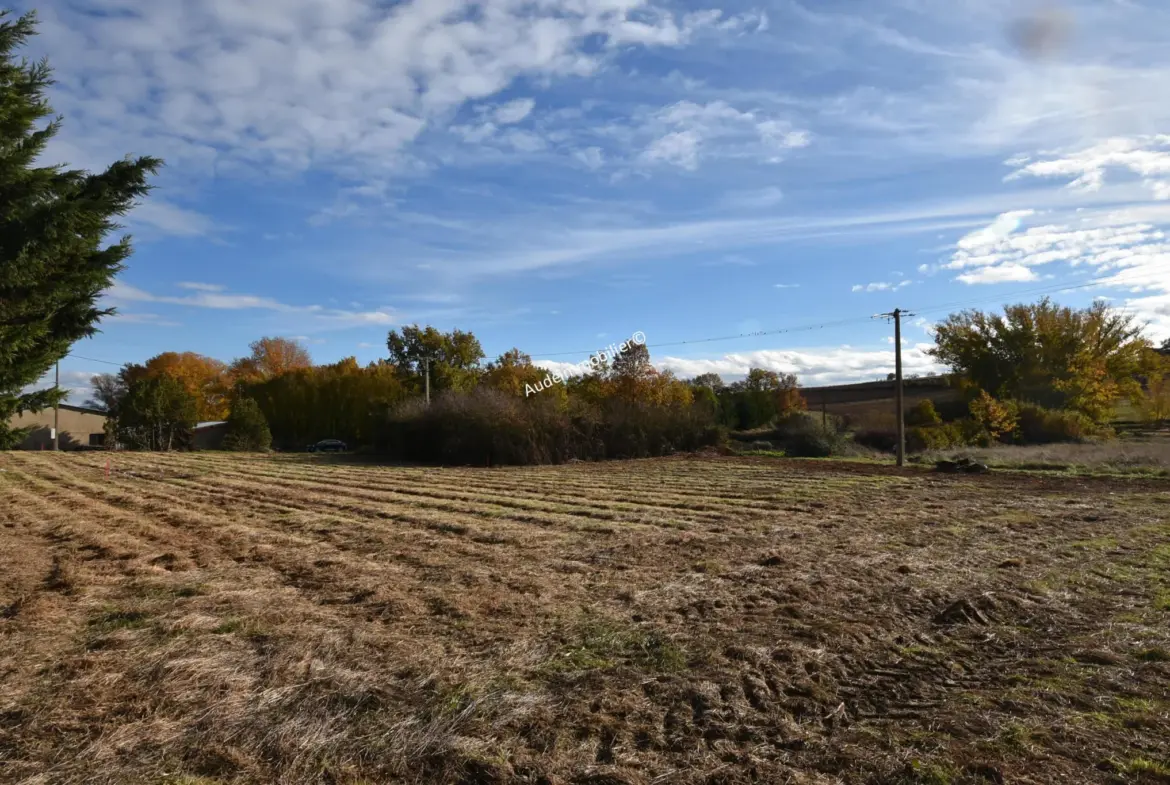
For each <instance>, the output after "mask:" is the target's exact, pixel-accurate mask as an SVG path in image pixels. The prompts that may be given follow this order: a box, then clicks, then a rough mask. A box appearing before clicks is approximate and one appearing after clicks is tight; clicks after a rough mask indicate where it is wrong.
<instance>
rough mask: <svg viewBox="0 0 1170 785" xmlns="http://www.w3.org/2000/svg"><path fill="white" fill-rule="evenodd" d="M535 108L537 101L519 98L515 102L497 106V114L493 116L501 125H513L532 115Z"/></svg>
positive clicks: (494, 113)
mask: <svg viewBox="0 0 1170 785" xmlns="http://www.w3.org/2000/svg"><path fill="white" fill-rule="evenodd" d="M535 106H536V101H534V100H532V99H531V98H517V99H516V100H514V101H509V102H508V103H506V104H500V105H499V106H497V107H496V109H495V112H493V116H494V117H495V119H496V122H497V123H499V124H500V125H511V124H513V123H518V122H520V121H521V120H523V119H524V118H525V117H527V116H528V115H530V114H531V113H532V110H533V108H534V107H535Z"/></svg>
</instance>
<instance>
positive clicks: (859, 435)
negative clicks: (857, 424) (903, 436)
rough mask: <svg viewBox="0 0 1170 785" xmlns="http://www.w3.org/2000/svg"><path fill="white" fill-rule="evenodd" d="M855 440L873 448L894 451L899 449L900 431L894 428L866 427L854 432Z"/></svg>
mask: <svg viewBox="0 0 1170 785" xmlns="http://www.w3.org/2000/svg"><path fill="white" fill-rule="evenodd" d="M853 441H855V442H857V443H858V444H860V445H863V446H865V447H869V448H870V449H872V450H879V451H881V452H894V451H895V450H897V449H898V432H897V431H896V430H894V429H893V428H864V429H862V430H860V431H857V432H856V433H854V434H853Z"/></svg>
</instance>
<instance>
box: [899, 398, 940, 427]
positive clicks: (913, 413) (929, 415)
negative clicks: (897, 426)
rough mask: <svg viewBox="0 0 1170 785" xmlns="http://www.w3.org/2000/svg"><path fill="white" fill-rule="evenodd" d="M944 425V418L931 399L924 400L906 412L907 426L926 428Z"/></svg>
mask: <svg viewBox="0 0 1170 785" xmlns="http://www.w3.org/2000/svg"><path fill="white" fill-rule="evenodd" d="M895 419H897V418H895ZM940 423H942V417H940V416H939V414H938V412H937V411H935V408H934V401H932V400H930V399H929V398H923V399H922V400H921V401H919V402H918V403H917V404H915V405H914V407H913V408H911V409H910V410H909V411H908V412H906V424H907V425H911V426H918V427H926V426H930V425H939V424H940Z"/></svg>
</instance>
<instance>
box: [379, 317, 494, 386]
mask: <svg viewBox="0 0 1170 785" xmlns="http://www.w3.org/2000/svg"><path fill="white" fill-rule="evenodd" d="M386 347H387V348H388V349H389V350H390V362H391V363H392V364H393V365H394V367H395V368H397V369H398V374H399V377H400V378H401V379H402V381H403V383H404V384H406V385H407V386H408V387H410V388H411V389H412V390H413V391H415V392H416V393H421V392H422V390H423V387H424V371H425V365H426V362H427V361H428V360H429V361H430V369H431V393H432V394H433V393H438V392H443V391H444V390H456V391H459V392H468V391H469V390H471V389H472V388H474V387H475V385H476V382H477V381H478V379H479V373H480V367H479V364H480V361H481V360H483V357H484V354H483V347H482V346H480V344H479V340H478V339H477V338H476V337H475V336H474V335H472V334H471V333H469V332H463V331H462V330H452V331H451V332H449V333H444V332H440V331H439V330H436V329H435V328H434V327H429V326H428V327H426V328H425V329H424V328H421V327H419V326H418V325H417V324H415V325H410V326H407V327H403V328H402V331H401V332H399V331H398V330H391V331H390V335H389V336H388V337H387V338H386Z"/></svg>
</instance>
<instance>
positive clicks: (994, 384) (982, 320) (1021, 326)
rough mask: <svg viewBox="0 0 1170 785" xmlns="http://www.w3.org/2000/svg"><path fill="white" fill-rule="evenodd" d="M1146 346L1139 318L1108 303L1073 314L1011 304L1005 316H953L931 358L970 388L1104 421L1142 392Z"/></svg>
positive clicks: (1046, 303)
mask: <svg viewBox="0 0 1170 785" xmlns="http://www.w3.org/2000/svg"><path fill="white" fill-rule="evenodd" d="M1147 346H1148V343H1147V342H1146V341H1145V340H1143V339H1142V338H1141V329H1140V328H1139V327H1137V326H1136V325H1135V323H1134V319H1133V317H1132V316H1129V315H1127V314H1124V313H1121V312H1119V311H1116V310H1113V309H1111V308H1110V307H1109V306H1108V305H1107V304H1105V303H1104V302H1101V301H1098V302H1095V303H1094V304H1093V305H1091V306H1090V307H1088V308H1084V309H1074V308H1066V307H1061V306H1058V305H1055V304H1053V303H1052V302H1051V301H1050V300H1048V299H1047V298H1045V299H1044V300H1041V301H1040V302H1038V303H1035V304H1033V305H1009V306H1007V307H1006V308H1005V309H1004V313H1003V315H999V314H985V313H983V312H981V311H963V312H962V313H958V314H952V315H951V316H950V317H949V318H948V319H947V320H946V321H945V322H943V323H942V324H940V325H939V326H938V328H937V330H936V332H935V346H934V348H933V349H931V350H930V354H931V355H933V356H934V357H935V358H937V359H938V360H940V361H941V362H943V363H945V364H946V365H949V366H950V367H951V368H953V369H954V370H955V371H956V372H957V373H958V374H960V376H961V377H962V381H963V383H965V384H966V385H967V386H968V387H970V388H971V389H974V390H985V391H987V392H988V393H990V394H991V395H992V396H993V397H995V398H998V399H1001V400H1008V399H1018V400H1021V401H1028V402H1030V403H1035V404H1038V405H1040V406H1044V407H1047V408H1050V409H1073V410H1076V411H1080V412H1082V413H1084V414H1086V415H1088V416H1089V417H1091V418H1093V419H1094V420H1095V421H1097V422H1102V421H1104V420H1105V419H1107V418H1108V417H1109V415H1110V414H1111V413H1112V411H1113V407H1114V404H1116V403H1117V401H1118V400H1119V399H1121V398H1122V397H1131V398H1135V399H1136V398H1137V396H1138V395H1140V385H1139V383H1138V382H1137V379H1136V374H1137V373H1138V372H1139V370H1140V369H1141V367H1142V359H1143V355H1144V353H1145V350H1146V347H1147Z"/></svg>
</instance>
